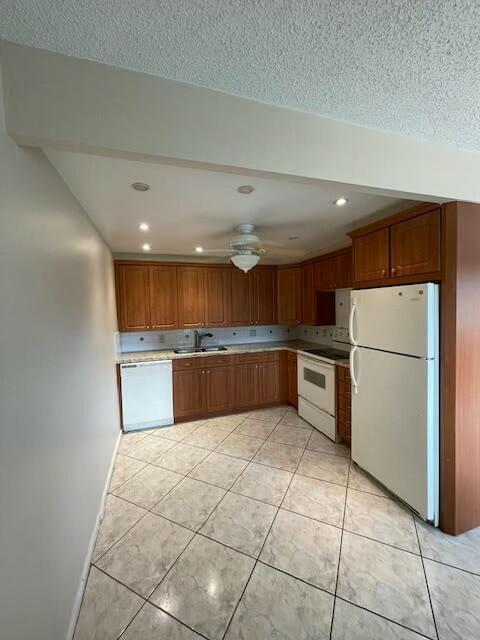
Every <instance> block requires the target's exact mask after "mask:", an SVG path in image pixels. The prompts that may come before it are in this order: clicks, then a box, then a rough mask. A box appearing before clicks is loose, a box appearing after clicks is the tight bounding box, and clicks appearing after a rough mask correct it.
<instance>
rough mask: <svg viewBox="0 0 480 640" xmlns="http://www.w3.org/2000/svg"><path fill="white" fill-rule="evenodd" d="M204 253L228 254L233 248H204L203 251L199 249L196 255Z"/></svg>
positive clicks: (232, 251)
mask: <svg viewBox="0 0 480 640" xmlns="http://www.w3.org/2000/svg"><path fill="white" fill-rule="evenodd" d="M205 253H218V254H220V255H229V254H230V253H235V251H234V250H233V249H204V250H203V251H199V252H198V255H199V256H201V255H202V254H205Z"/></svg>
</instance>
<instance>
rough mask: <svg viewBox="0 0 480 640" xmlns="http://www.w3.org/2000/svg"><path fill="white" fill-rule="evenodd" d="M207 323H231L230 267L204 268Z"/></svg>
mask: <svg viewBox="0 0 480 640" xmlns="http://www.w3.org/2000/svg"><path fill="white" fill-rule="evenodd" d="M204 274H205V275H204V278H205V325H206V326H207V327H228V326H230V325H231V291H232V286H231V274H232V271H231V269H230V268H229V267H225V268H221V267H212V268H206V269H204Z"/></svg>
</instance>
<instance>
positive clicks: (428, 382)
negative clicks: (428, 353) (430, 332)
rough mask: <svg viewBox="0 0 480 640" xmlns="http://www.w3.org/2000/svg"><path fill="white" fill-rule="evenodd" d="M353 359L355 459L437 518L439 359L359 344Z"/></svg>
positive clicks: (425, 515)
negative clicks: (423, 357)
mask: <svg viewBox="0 0 480 640" xmlns="http://www.w3.org/2000/svg"><path fill="white" fill-rule="evenodd" d="M352 364H353V366H354V369H355V376H356V378H357V383H358V389H357V393H356V394H353V395H352V459H353V460H354V461H355V462H356V463H357V464H358V465H359V466H360V467H361V468H362V469H364V470H365V471H367V472H368V473H370V474H371V475H372V476H373V477H374V478H377V480H379V481H380V482H381V483H382V484H383V485H384V486H385V487H387V488H388V489H390V491H392V493H394V494H396V495H397V496H398V497H399V498H401V499H402V500H403V501H404V502H406V503H407V504H408V505H410V506H411V507H412V508H413V509H414V510H415V511H417V512H418V514H419V515H420V516H421V517H422V518H423V519H425V520H429V521H432V522H435V524H437V523H438V522H437V521H438V394H437V390H438V384H437V380H438V371H437V361H436V360H420V359H418V358H411V357H408V356H403V355H398V354H393V353H386V352H382V351H374V350H372V349H364V348H362V347H359V348H358V349H357V350H356V353H355V356H354V358H353V363H352Z"/></svg>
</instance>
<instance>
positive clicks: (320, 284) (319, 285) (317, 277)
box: [313, 258, 335, 291]
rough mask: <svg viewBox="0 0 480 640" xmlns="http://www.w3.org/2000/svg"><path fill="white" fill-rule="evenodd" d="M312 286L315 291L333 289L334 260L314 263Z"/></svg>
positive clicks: (328, 259)
mask: <svg viewBox="0 0 480 640" xmlns="http://www.w3.org/2000/svg"><path fill="white" fill-rule="evenodd" d="M313 284H314V287H315V290H316V291H328V290H330V289H335V258H324V259H323V260H319V261H318V262H315V263H314V272H313Z"/></svg>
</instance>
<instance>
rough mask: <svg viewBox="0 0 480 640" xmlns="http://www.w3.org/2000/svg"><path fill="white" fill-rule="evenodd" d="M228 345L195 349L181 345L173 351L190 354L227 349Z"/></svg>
mask: <svg viewBox="0 0 480 640" xmlns="http://www.w3.org/2000/svg"><path fill="white" fill-rule="evenodd" d="M226 350H227V347H202V348H201V349H195V348H194V347H181V348H180V349H174V350H173V353H178V354H180V353H181V354H184V355H185V354H189V353H211V352H212V351H226Z"/></svg>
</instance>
